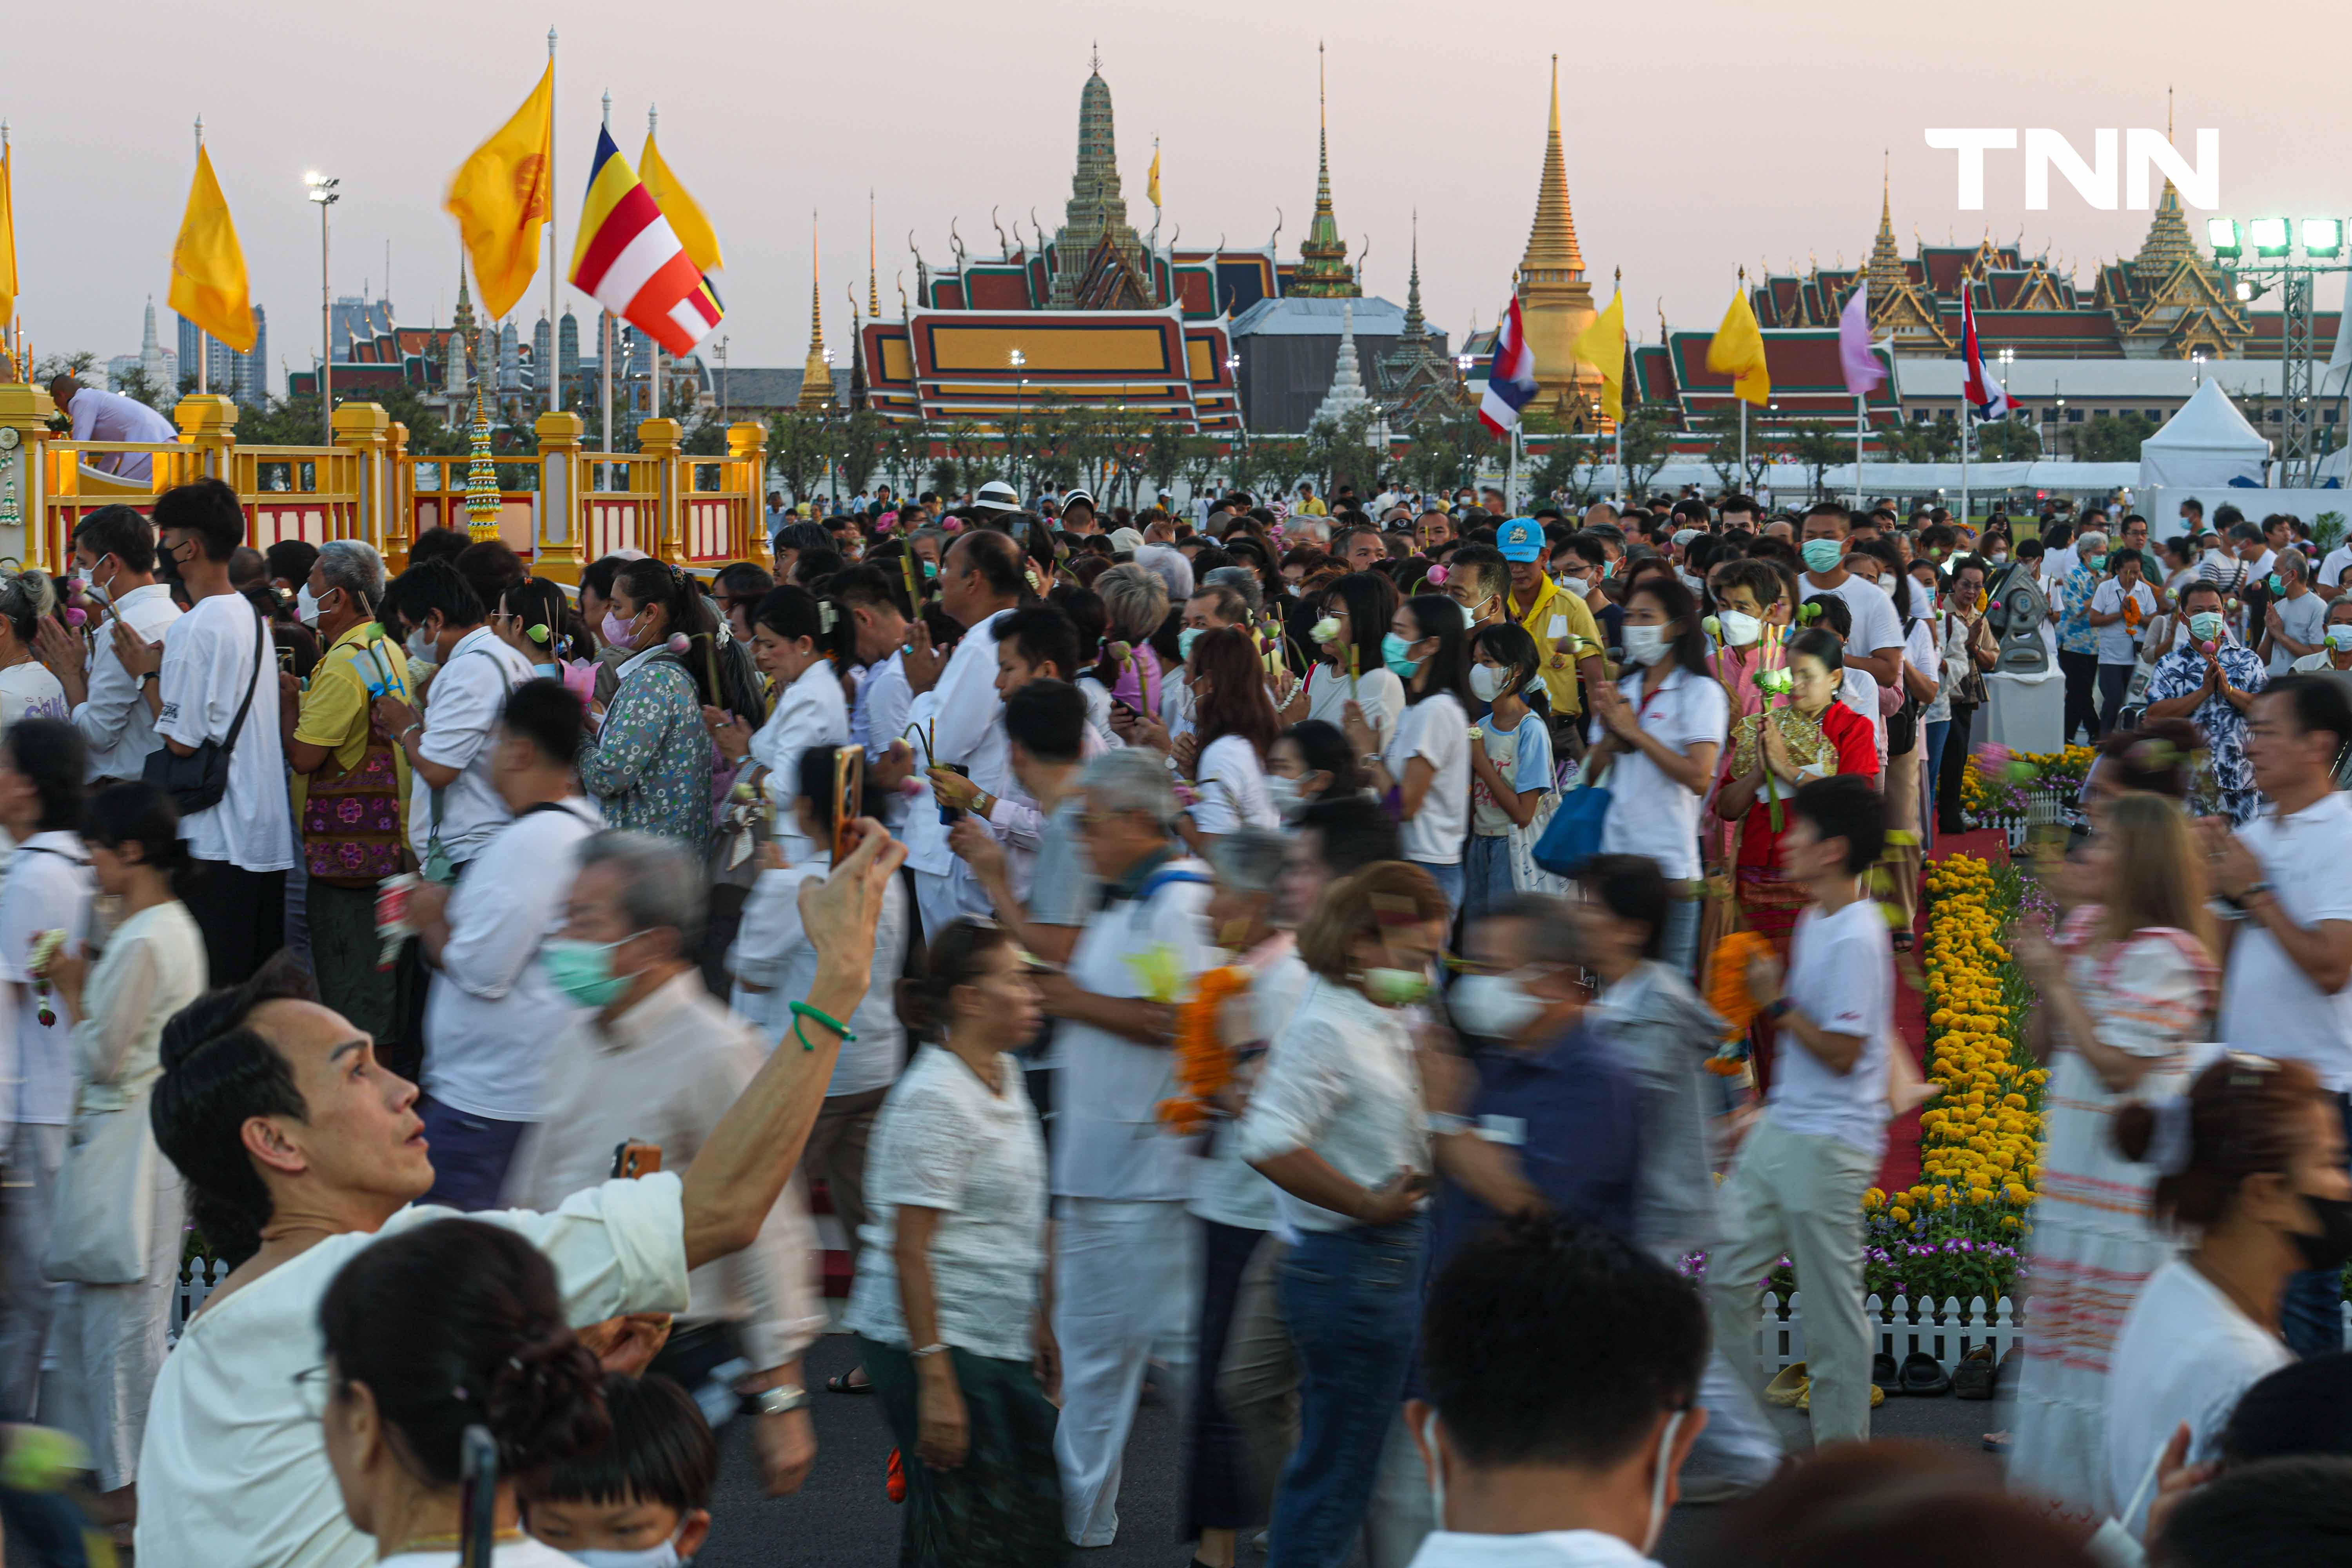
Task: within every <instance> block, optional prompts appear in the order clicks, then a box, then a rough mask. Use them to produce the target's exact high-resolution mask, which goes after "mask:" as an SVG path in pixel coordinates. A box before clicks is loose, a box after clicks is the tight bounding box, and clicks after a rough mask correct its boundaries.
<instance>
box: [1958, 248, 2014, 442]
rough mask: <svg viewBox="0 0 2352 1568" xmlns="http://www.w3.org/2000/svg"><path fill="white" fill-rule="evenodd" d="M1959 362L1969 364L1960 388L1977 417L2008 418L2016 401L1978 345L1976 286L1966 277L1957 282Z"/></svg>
mask: <svg viewBox="0 0 2352 1568" xmlns="http://www.w3.org/2000/svg"><path fill="white" fill-rule="evenodd" d="M1960 363H1962V364H1963V365H1965V366H1967V367H1968V368H1967V373H1966V378H1965V379H1964V380H1963V381H1962V382H1961V384H1960V391H1961V393H1962V394H1963V395H1965V396H1966V397H1967V398H1968V400H1969V403H1970V404H1971V405H1974V407H1975V408H1976V411H1977V417H1978V418H1979V419H2006V418H2008V417H2009V411H2010V409H2011V408H2012V407H2014V406H2015V405H2013V404H2012V403H2011V402H2010V399H2009V394H2008V392H2007V391H2006V390H2004V389H2003V388H2002V386H2001V384H2000V382H1998V381H1995V380H1994V379H1993V375H1992V369H1991V367H1990V366H1989V365H1987V364H1986V363H1985V362H1984V353H1983V351H1982V350H1980V349H1979V348H1978V347H1977V307H1976V289H1975V288H1974V287H1973V286H1972V285H1970V284H1969V282H1968V281H1967V280H1965V279H1963V280H1962V281H1961V284H1960Z"/></svg>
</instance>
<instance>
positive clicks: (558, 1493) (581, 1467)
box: [517, 1373, 719, 1568]
mask: <svg viewBox="0 0 2352 1568" xmlns="http://www.w3.org/2000/svg"><path fill="white" fill-rule="evenodd" d="M604 1408H605V1410H606V1411H607V1412H608V1413H609V1414H610V1415H612V1418H613V1436H612V1438H611V1440H610V1441H609V1442H607V1443H606V1444H605V1445H604V1447H602V1448H599V1449H596V1450H594V1451H593V1452H591V1453H588V1454H583V1455H582V1456H581V1457H580V1458H575V1459H567V1460H564V1461H562V1463H560V1464H558V1465H556V1466H555V1467H554V1468H551V1470H549V1471H548V1472H547V1473H546V1474H545V1475H544V1476H541V1477H538V1478H535V1479H528V1480H525V1481H523V1482H521V1483H520V1484H519V1486H518V1488H517V1492H518V1496H519V1498H520V1502H521V1505H522V1516H523V1524H524V1527H525V1528H526V1529H528V1530H529V1531H530V1533H531V1535H532V1536H533V1537H534V1538H535V1539H537V1540H538V1541H540V1542H542V1543H543V1544H545V1545H548V1546H552V1547H554V1548H556V1549H557V1550H558V1551H560V1552H564V1553H566V1554H568V1555H569V1556H570V1557H572V1559H573V1560H574V1561H576V1562H579V1563H583V1564H585V1565H586V1568H678V1565H679V1564H681V1563H688V1562H690V1561H692V1559H693V1557H694V1554H695V1553H696V1552H698V1551H700V1550H701V1549H702V1543H703V1542H704V1540H705V1539H707V1538H708V1537H709V1534H710V1492H711V1488H712V1487H713V1486H714V1485H715V1484H716V1483H717V1481H718V1479H719V1440H718V1438H716V1437H715V1436H712V1435H711V1431H710V1426H709V1423H708V1422H706V1421H704V1420H703V1418H702V1411H701V1408H700V1407H699V1406H698V1405H696V1404H695V1403H694V1398H693V1396H692V1395H691V1394H688V1393H687V1392H686V1390H685V1389H683V1388H680V1387H679V1386H678V1385H677V1384H675V1383H672V1382H671V1381H670V1380H669V1379H668V1378H666V1377H661V1376H658V1375H656V1376H649V1377H631V1376H628V1375H627V1374H626V1373H607V1374H606V1376H605V1378H604Z"/></svg>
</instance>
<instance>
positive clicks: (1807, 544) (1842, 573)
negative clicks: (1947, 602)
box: [1798, 501, 1903, 686]
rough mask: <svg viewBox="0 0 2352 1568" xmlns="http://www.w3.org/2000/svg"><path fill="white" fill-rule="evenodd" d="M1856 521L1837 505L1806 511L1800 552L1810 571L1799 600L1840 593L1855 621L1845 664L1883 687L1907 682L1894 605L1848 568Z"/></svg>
mask: <svg viewBox="0 0 2352 1568" xmlns="http://www.w3.org/2000/svg"><path fill="white" fill-rule="evenodd" d="M1851 531H1853V517H1852V516H1851V515H1850V514H1849V513H1848V512H1847V511H1846V510H1845V508H1843V507H1842V506H1840V505H1839V504H1838V503H1837V502H1835V501H1818V502H1816V503H1814V506H1813V508H1812V510H1810V511H1808V512H1806V513H1805V522H1804V534H1803V542H1802V543H1801V544H1800V545H1799V546H1798V553H1799V554H1800V555H1801V556H1803V557H1804V563H1805V571H1804V578H1803V586H1802V588H1801V590H1800V592H1799V595H1798V596H1799V597H1800V598H1811V597H1812V595H1815V594H1835V595H1837V596H1838V597H1840V598H1842V599H1843V600H1844V601H1845V607H1846V613H1847V614H1848V615H1849V616H1851V617H1852V618H1853V636H1851V637H1847V638H1846V640H1845V662H1846V664H1847V666H1848V667H1849V668H1855V669H1861V670H1864V671H1865V672H1867V673H1868V674H1869V676H1870V678H1871V679H1873V680H1875V681H1877V682H1878V684H1879V685H1881V686H1899V685H1900V684H1902V680H1903V622H1902V620H1901V618H1900V617H1899V616H1896V615H1895V601H1894V600H1892V599H1890V598H1888V597H1887V596H1886V595H1885V592H1883V591H1882V590H1881V589H1880V588H1879V586H1878V584H1875V583H1874V582H1870V581H1868V580H1867V579H1865V578H1862V577H1857V576H1855V575H1854V574H1853V573H1851V572H1849V571H1847V570H1846V569H1845V555H1846V542H1845V541H1846V535H1847V534H1848V533H1849V532H1851Z"/></svg>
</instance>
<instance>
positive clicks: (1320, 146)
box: [1286, 43, 1363, 300]
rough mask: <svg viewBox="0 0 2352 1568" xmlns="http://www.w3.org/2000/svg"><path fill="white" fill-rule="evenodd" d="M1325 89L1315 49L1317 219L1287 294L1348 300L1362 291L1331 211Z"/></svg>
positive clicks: (1300, 249)
mask: <svg viewBox="0 0 2352 1568" xmlns="http://www.w3.org/2000/svg"><path fill="white" fill-rule="evenodd" d="M1326 105H1327V100H1326V97H1325V93H1324V86H1323V46H1322V45H1321V44H1320V43H1318V44H1317V45H1316V46H1315V119H1316V132H1315V145H1316V161H1315V219H1314V221H1313V222H1312V223H1310V224H1308V225H1307V237H1306V238H1305V239H1304V240H1302V241H1301V242H1300V243H1299V247H1298V270H1297V272H1296V273H1294V274H1293V275H1292V278H1291V283H1290V287H1289V289H1287V290H1286V292H1288V293H1292V294H1300V295H1307V296H1309V297H1312V298H1316V299H1324V300H1339V299H1349V298H1352V297H1354V296H1356V295H1360V294H1361V293H1362V292H1363V289H1361V288H1360V286H1359V285H1358V283H1357V279H1356V271H1355V268H1352V267H1350V266H1349V265H1348V242H1347V241H1346V240H1344V239H1342V238H1340V237H1339V218H1338V217H1337V216H1335V215H1334V214H1333V212H1332V209H1331V129H1330V115H1329V111H1328V108H1327V107H1326Z"/></svg>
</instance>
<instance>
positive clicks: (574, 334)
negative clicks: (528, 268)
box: [555, 308, 580, 404]
mask: <svg viewBox="0 0 2352 1568" xmlns="http://www.w3.org/2000/svg"><path fill="white" fill-rule="evenodd" d="M555 374H556V376H557V377H558V381H559V384H561V385H562V387H564V389H565V392H566V395H565V398H564V401H565V402H566V403H567V404H568V403H570V402H572V393H573V392H574V391H575V390H576V388H577V386H578V384H579V381H580V318H579V317H577V316H575V315H573V314H572V311H571V310H569V309H568V308H567V309H566V310H564V312H563V321H562V324H560V325H559V326H558V327H557V328H556V330H555Z"/></svg>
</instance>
